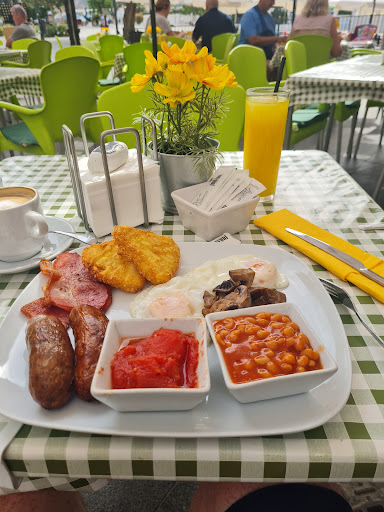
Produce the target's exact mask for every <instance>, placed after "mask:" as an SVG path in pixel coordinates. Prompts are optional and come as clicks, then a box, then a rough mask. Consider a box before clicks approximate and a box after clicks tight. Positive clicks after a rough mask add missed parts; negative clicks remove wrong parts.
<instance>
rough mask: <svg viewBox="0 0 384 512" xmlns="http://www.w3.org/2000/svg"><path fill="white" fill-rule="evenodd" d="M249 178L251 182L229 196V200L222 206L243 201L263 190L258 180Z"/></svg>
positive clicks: (253, 197) (252, 197) (254, 196)
mask: <svg viewBox="0 0 384 512" xmlns="http://www.w3.org/2000/svg"><path fill="white" fill-rule="evenodd" d="M250 179H251V183H250V184H249V185H247V186H246V187H245V188H243V189H242V190H240V192H238V193H237V194H236V195H235V196H233V197H232V198H230V200H229V201H227V202H226V204H225V205H223V208H226V207H228V206H233V205H234V204H241V203H245V202H246V201H249V200H250V199H255V198H256V197H257V196H258V195H259V194H260V193H261V192H263V190H265V187H264V185H262V184H261V183H260V182H258V181H256V180H255V179H253V178H250Z"/></svg>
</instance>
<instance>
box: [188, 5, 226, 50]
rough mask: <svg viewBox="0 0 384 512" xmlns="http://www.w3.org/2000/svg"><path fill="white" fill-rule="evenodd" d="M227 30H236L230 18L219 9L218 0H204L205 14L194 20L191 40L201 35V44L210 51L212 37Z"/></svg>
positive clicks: (194, 40) (196, 39) (195, 39)
mask: <svg viewBox="0 0 384 512" xmlns="http://www.w3.org/2000/svg"><path fill="white" fill-rule="evenodd" d="M227 32H234V33H235V32H236V29H235V25H234V23H233V21H232V18H230V17H229V16H228V15H227V14H224V13H223V12H221V11H219V2H218V0H207V1H206V2H205V14H203V15H202V16H200V18H199V19H198V20H197V21H196V25H195V30H194V31H193V34H192V41H193V42H194V43H196V42H197V41H198V40H199V39H200V37H201V38H202V43H201V44H202V46H206V47H207V48H208V51H209V52H211V51H212V37H213V36H218V35H219V34H224V33H227Z"/></svg>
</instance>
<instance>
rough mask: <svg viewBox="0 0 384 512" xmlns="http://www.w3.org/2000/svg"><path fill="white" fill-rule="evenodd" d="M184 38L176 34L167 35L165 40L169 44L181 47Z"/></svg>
mask: <svg viewBox="0 0 384 512" xmlns="http://www.w3.org/2000/svg"><path fill="white" fill-rule="evenodd" d="M185 41H186V40H185V39H183V38H182V37H177V36H167V42H168V43H171V44H177V46H178V47H179V48H182V47H183V46H184V44H185Z"/></svg>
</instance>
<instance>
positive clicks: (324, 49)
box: [292, 34, 333, 68]
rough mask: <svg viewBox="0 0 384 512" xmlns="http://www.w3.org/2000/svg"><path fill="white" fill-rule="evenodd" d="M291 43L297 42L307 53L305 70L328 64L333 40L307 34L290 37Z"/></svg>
mask: <svg viewBox="0 0 384 512" xmlns="http://www.w3.org/2000/svg"><path fill="white" fill-rule="evenodd" d="M292 40H293V41H299V43H303V45H304V46H305V50H306V52H307V68H313V67H315V66H321V65H322V64H326V63H327V62H329V57H330V54H331V49H332V45H333V39H332V38H330V37H326V36H317V35H312V34H308V35H305V36H296V37H292Z"/></svg>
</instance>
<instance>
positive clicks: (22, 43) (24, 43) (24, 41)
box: [12, 38, 38, 50]
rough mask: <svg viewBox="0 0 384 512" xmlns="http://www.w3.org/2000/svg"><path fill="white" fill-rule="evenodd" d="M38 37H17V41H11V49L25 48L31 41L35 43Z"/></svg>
mask: <svg viewBox="0 0 384 512" xmlns="http://www.w3.org/2000/svg"><path fill="white" fill-rule="evenodd" d="M36 41H38V39H36V38H29V39H18V40H17V41H13V43H12V50H27V48H28V46H29V45H30V44H32V43H36Z"/></svg>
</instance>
